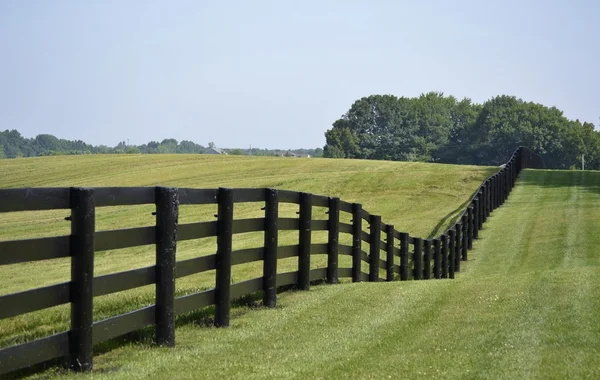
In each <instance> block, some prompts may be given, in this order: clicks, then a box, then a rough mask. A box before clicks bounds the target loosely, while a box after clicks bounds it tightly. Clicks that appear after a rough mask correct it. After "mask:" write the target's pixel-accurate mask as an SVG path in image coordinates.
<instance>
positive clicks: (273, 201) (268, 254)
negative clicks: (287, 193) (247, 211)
mask: <svg viewBox="0 0 600 380" xmlns="http://www.w3.org/2000/svg"><path fill="white" fill-rule="evenodd" d="M278 219H279V199H278V193H277V190H276V189H265V250H264V258H263V305H264V306H266V307H275V306H277V246H278V240H279V235H278V230H277V221H278Z"/></svg>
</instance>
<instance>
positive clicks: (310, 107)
mask: <svg viewBox="0 0 600 380" xmlns="http://www.w3.org/2000/svg"><path fill="white" fill-rule="evenodd" d="M599 4H600V2H597V1H583V0H572V1H566V0H565V1H528V0H520V1H516V0H509V1H493V2H492V1H489V2H488V1H482V0H477V1H450V0H448V1H426V0H423V1H401V0H398V1H392V0H390V1H376V0H372V1H368V0H364V1H351V0H343V1H342V0H340V1H326V0H322V1H312V0H310V1H309V0H303V1H285V0H279V1H276V0H273V1H258V0H253V1H249V0H248V1H208V0H191V1H177V0H174V1H166V0H165V1H150V0H144V1H133V0H128V1H125V0H123V1H122V0H112V1H109V0H102V1H100V0H98V1H79V0H77V1H76V0H72V1H66V0H49V1H41V0H40V1H33V0H1V1H0V52H1V53H0V57H1V59H0V130H5V129H17V130H19V131H20V132H21V133H22V134H23V135H25V136H26V137H34V136H35V135H37V134H40V133H50V134H54V135H56V136H58V137H61V138H67V139H81V140H84V141H86V142H89V143H93V144H107V145H111V146H114V145H116V144H117V143H118V142H119V141H123V140H126V139H130V142H131V143H132V144H142V143H145V142H148V141H150V140H162V139H164V138H167V137H174V138H176V139H178V140H184V139H185V140H192V141H195V142H197V143H201V144H203V145H207V144H208V142H209V141H213V142H215V143H216V145H217V146H219V147H248V146H249V145H250V144H252V146H253V147H263V148H300V147H305V148H309V147H317V146H323V145H324V143H325V138H324V132H325V130H327V129H328V128H330V127H331V124H332V122H333V121H335V120H336V119H337V118H339V117H340V116H341V115H342V114H343V113H345V112H346V111H347V110H348V108H349V107H350V106H351V104H352V103H353V102H354V101H355V100H357V99H359V98H361V97H363V96H367V95H370V94H394V95H397V96H418V95H419V94H421V93H424V92H428V91H442V92H444V93H445V94H451V95H454V96H456V97H459V98H462V97H469V98H471V99H472V100H474V101H476V102H483V101H485V100H487V99H489V98H490V97H492V96H495V95H500V94H508V95H515V96H517V97H520V98H523V99H525V100H528V101H535V102H539V103H543V104H545V105H549V106H552V105H554V106H557V107H558V108H560V109H562V110H563V111H564V112H565V115H566V116H567V117H569V118H571V119H576V118H578V119H580V120H582V121H589V122H593V123H594V124H595V125H596V126H598V124H599V116H600V107H599V106H600V5H599Z"/></svg>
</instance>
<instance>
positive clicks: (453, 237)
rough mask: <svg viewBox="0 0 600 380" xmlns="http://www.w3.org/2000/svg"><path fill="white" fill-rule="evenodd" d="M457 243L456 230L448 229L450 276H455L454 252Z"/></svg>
mask: <svg viewBox="0 0 600 380" xmlns="http://www.w3.org/2000/svg"><path fill="white" fill-rule="evenodd" d="M455 245H456V231H454V230H450V231H448V277H449V278H454V264H455V262H454V254H455Z"/></svg>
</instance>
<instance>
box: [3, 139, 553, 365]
mask: <svg viewBox="0 0 600 380" xmlns="http://www.w3.org/2000/svg"><path fill="white" fill-rule="evenodd" d="M524 168H544V163H543V161H542V160H541V158H540V157H539V156H537V155H535V154H534V153H533V152H531V151H530V150H529V149H527V148H523V147H521V148H519V149H517V150H516V151H515V153H514V154H513V155H512V157H511V159H510V160H509V161H508V162H507V163H506V164H505V165H503V166H502V168H501V170H499V171H498V173H496V174H494V175H492V176H490V177H489V178H487V179H486V180H485V181H484V182H483V183H482V185H481V186H480V187H479V188H478V189H477V190H476V191H475V194H474V196H473V197H472V198H471V200H470V202H469V203H468V206H467V207H466V208H465V210H464V212H463V213H462V214H461V215H460V216H459V217H458V218H457V221H456V223H455V224H454V225H452V226H451V227H450V228H448V229H447V230H446V231H444V232H443V233H442V234H440V235H439V236H437V237H435V238H433V239H422V238H419V237H411V236H409V234H408V233H405V232H400V231H397V230H396V229H394V226H392V225H389V224H385V223H382V221H381V216H379V215H372V214H370V213H368V212H367V211H365V210H364V209H363V208H362V205H361V204H357V203H348V202H344V201H342V200H340V199H339V198H334V197H325V196H320V195H314V194H309V193H301V192H295V191H287V190H277V189H228V188H219V189H188V188H180V189H176V188H165V187H156V188H115V187H111V188H96V189H90V188H28V189H0V212H12V211H32V210H51V209H71V216H70V217H68V218H67V219H68V220H70V222H71V234H70V235H68V236H56V237H46V238H37V239H26V240H13V241H2V242H0V265H8V264H15V263H24V262H31V261H38V260H47V259H53V258H59V257H71V281H70V282H65V283H61V284H56V285H51V286H45V287H41V288H36V289H32V290H27V291H23V292H19V293H12V294H8V295H3V296H0V319H5V318H10V317H14V316H17V315H21V314H25V313H29V312H33V311H38V310H43V309H46V308H49V307H53V306H58V305H62V304H67V303H70V304H71V328H70V330H69V331H65V332H62V333H58V334H55V335H52V336H49V337H45V338H42V339H37V340H33V341H30V342H27V343H23V344H19V345H15V346H11V347H8V348H4V349H2V350H0V374H6V373H9V372H13V371H16V370H20V369H23V368H26V367H29V366H32V365H35V364H39V363H43V362H46V361H48V360H51V359H55V358H61V357H67V358H68V359H69V363H70V367H71V368H73V369H74V370H76V371H89V370H91V369H92V367H93V346H94V345H95V344H98V343H101V342H104V341H107V340H109V339H112V338H115V337H118V336H121V335H124V334H126V333H129V332H132V331H135V330H139V329H141V328H144V327H147V326H151V325H154V326H155V340H156V342H157V343H158V344H160V345H166V346H174V345H175V317H176V316H177V315H181V314H185V313H188V312H190V311H194V310H197V309H200V308H202V307H206V306H209V305H215V319H214V324H215V326H218V327H227V326H228V325H229V318H230V303H231V300H233V299H235V298H239V297H241V296H244V295H248V294H251V293H254V292H257V291H262V293H263V304H264V306H266V307H274V306H276V304H277V288H278V287H281V286H287V285H295V286H296V287H297V288H299V289H301V290H307V289H309V288H310V283H311V281H314V280H318V279H326V280H327V282H328V283H330V284H336V283H338V282H339V278H352V281H353V282H361V281H380V280H382V279H381V278H380V275H379V273H380V269H383V270H385V274H386V275H385V279H384V280H386V281H392V280H394V279H395V277H396V275H398V276H399V279H400V280H401V281H406V280H409V278H412V279H414V280H421V279H430V278H432V277H433V278H435V279H439V278H454V276H455V272H458V271H460V265H461V261H465V260H467V258H468V251H469V250H470V249H472V246H473V239H477V238H478V236H479V234H478V231H479V230H480V229H481V228H482V225H483V223H485V221H486V220H487V218H488V217H489V215H490V213H491V212H492V211H493V210H494V209H495V208H497V207H499V206H501V205H502V204H503V203H504V201H505V200H506V198H507V197H508V195H509V194H510V192H511V190H512V188H513V187H514V185H515V182H516V179H517V177H518V175H519V173H520V172H521V170H522V169H524ZM241 202H265V208H264V211H265V216H264V218H254V219H240V220H235V219H234V215H233V206H234V204H235V203H241ZM280 203H293V204H298V205H299V208H300V211H299V217H298V218H280V217H279V214H278V210H279V204H280ZM139 204H155V206H156V213H155V214H156V225H155V226H152V227H137V228H129V229H122V230H112V231H95V209H96V208H97V207H104V206H117V205H139ZM182 204H194V205H199V204H217V205H218V214H217V215H216V216H217V221H205V222H197V223H189V224H178V212H179V205H182ZM315 206H318V207H326V208H327V209H328V211H327V212H328V219H327V220H312V208H313V207H315ZM340 212H345V213H349V214H351V216H352V222H351V224H347V223H341V222H340ZM363 221H365V222H367V223H368V225H369V227H368V228H369V232H368V233H367V232H365V231H363ZM285 230H297V231H298V233H299V235H298V236H299V244H298V245H292V246H279V245H278V234H279V231H285ZM313 231H328V242H327V243H326V244H314V243H312V239H311V236H312V232H313ZM245 232H264V246H263V247H262V248H251V249H243V250H233V246H232V236H233V235H234V234H238V233H245ZM340 233H344V234H351V235H352V245H351V246H347V245H342V244H340V243H339V235H340ZM382 233H384V234H385V236H386V238H385V240H382V238H381V235H382ZM210 236H215V237H217V253H216V254H213V255H208V256H202V257H197V258H193V259H188V260H183V261H178V262H176V249H177V242H178V241H185V240H192V239H199V238H203V237H210ZM362 242H366V243H368V244H369V253H367V252H365V251H364V250H363V249H362ZM152 244H154V245H155V248H156V264H155V265H154V266H150V267H145V268H139V269H134V270H128V271H124V272H118V273H111V274H107V275H102V276H98V277H94V276H93V273H94V253H95V252H99V251H105V250H112V249H120V248H128V247H136V246H143V245H152ZM411 245H412V247H413V249H412V251H411V250H410V246H411ZM381 251H383V252H384V255H385V256H384V257H385V259H381ZM315 254H326V255H327V267H326V268H319V269H311V268H310V259H311V255H315ZM339 255H349V256H351V257H352V267H351V268H340V267H339V265H338V257H339ZM288 257H298V270H297V271H296V272H289V273H280V274H278V273H277V262H278V259H283V258H288ZM395 257H399V259H400V265H395V264H394V258H395ZM261 260H262V261H263V276H262V277H259V278H255V279H251V280H248V281H244V282H240V283H235V284H232V283H231V267H232V266H233V265H239V264H243V263H249V262H254V261H261ZM363 262H366V263H368V264H369V272H368V273H364V272H362V270H361V266H362V263H363ZM209 270H216V275H215V288H213V289H209V290H205V291H202V292H198V293H194V294H190V295H186V296H182V297H175V279H176V278H180V277H184V276H188V275H192V274H197V273H202V272H205V271H209ZM432 270H433V274H432ZM151 284H155V286H156V294H155V304H154V305H151V306H147V307H144V308H141V309H138V310H135V311H132V312H129V313H126V314H121V315H117V316H114V317H111V318H108V319H105V320H102V321H98V322H93V300H94V297H98V296H101V295H106V294H111V293H115V292H119V291H124V290H129V289H133V288H137V287H140V286H144V285H151Z"/></svg>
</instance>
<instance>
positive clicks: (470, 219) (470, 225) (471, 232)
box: [465, 202, 475, 260]
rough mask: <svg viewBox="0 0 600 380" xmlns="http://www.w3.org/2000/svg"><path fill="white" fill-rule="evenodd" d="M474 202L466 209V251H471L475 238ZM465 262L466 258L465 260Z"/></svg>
mask: <svg viewBox="0 0 600 380" xmlns="http://www.w3.org/2000/svg"><path fill="white" fill-rule="evenodd" d="M474 204H475V202H473V204H472V205H471V206H469V207H468V208H467V237H468V240H467V249H468V250H469V249H473V238H474V236H475V219H474V213H473V208H474ZM465 260H466V258H465Z"/></svg>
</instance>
